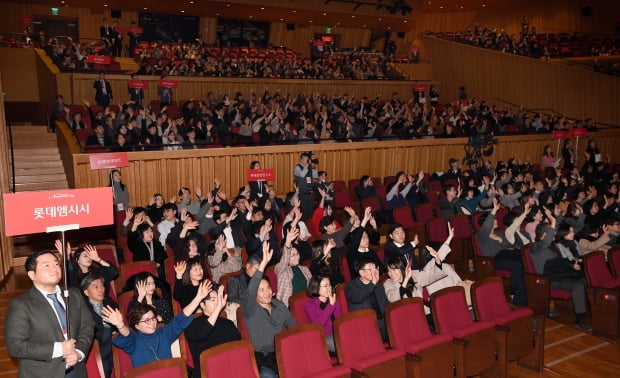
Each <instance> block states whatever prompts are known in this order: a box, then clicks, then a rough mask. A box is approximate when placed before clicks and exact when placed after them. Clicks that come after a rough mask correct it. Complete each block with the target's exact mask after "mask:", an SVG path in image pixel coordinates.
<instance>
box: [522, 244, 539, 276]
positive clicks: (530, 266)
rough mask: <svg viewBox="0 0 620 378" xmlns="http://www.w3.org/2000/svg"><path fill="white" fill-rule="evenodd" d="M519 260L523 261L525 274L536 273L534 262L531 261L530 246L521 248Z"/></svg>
mask: <svg viewBox="0 0 620 378" xmlns="http://www.w3.org/2000/svg"><path fill="white" fill-rule="evenodd" d="M521 260H522V261H523V269H525V271H526V272H527V273H536V268H535V267H534V260H532V254H531V252H530V244H527V245H524V246H523V248H521Z"/></svg>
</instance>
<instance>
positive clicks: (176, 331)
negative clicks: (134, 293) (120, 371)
mask: <svg viewBox="0 0 620 378" xmlns="http://www.w3.org/2000/svg"><path fill="white" fill-rule="evenodd" d="M210 291H211V282H209V281H205V282H203V283H201V284H200V286H199V288H198V290H197V293H196V296H195V297H194V298H193V299H192V300H191V302H190V303H189V304H188V305H187V306H185V307H184V308H183V311H181V313H179V314H178V315H177V316H175V317H174V318H173V319H172V321H171V322H170V323H168V324H166V325H165V326H163V327H160V328H157V310H156V309H155V308H154V307H152V306H150V305H147V304H140V305H138V306H136V307H134V308H133V309H131V310H130V311H129V313H128V314H127V321H128V324H127V326H126V325H125V317H124V316H123V315H122V314H121V313H120V312H119V311H118V309H112V308H110V307H105V308H104V309H103V311H102V314H103V320H104V321H107V322H108V323H110V324H111V325H113V326H115V327H116V328H117V329H118V331H119V335H118V336H116V337H115V338H114V340H113V341H112V343H113V344H114V345H116V346H117V347H119V348H121V349H123V350H124V351H125V352H126V353H127V354H129V357H130V358H131V362H132V364H133V367H134V368H135V367H139V366H142V365H144V364H147V363H149V362H153V361H158V360H163V359H166V358H172V352H171V348H170V345H171V344H172V342H173V341H174V340H175V339H177V338H178V337H179V335H180V334H181V332H183V330H184V329H185V328H187V326H189V324H190V323H191V322H192V320H193V319H194V316H193V314H194V311H196V309H197V308H198V307H199V305H200V302H202V301H203V300H204V299H205V298H206V297H207V295H209V292H210Z"/></svg>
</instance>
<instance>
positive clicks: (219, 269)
mask: <svg viewBox="0 0 620 378" xmlns="http://www.w3.org/2000/svg"><path fill="white" fill-rule="evenodd" d="M207 264H209V267H210V268H211V274H212V275H213V277H211V279H212V280H213V282H219V280H220V277H222V276H223V275H225V274H228V273H234V272H239V271H240V270H241V250H236V249H232V250H230V249H228V248H226V236H224V234H221V235H220V236H219V237H218V238H217V240H215V241H214V242H211V244H210V245H209V250H208V252H207Z"/></svg>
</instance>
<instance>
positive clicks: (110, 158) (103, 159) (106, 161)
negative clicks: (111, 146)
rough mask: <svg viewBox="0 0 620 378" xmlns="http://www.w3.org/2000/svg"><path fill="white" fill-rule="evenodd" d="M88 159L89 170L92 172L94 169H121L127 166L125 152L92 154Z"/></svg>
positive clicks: (127, 161) (127, 159)
mask: <svg viewBox="0 0 620 378" xmlns="http://www.w3.org/2000/svg"><path fill="white" fill-rule="evenodd" d="M88 158H89V159H90V169H91V170H93V171H94V170H96V169H109V168H121V167H128V166H129V158H128V157H127V152H115V153H108V154H93V155H90V156H89V157H88Z"/></svg>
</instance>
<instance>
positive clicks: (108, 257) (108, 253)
mask: <svg viewBox="0 0 620 378" xmlns="http://www.w3.org/2000/svg"><path fill="white" fill-rule="evenodd" d="M91 245H92V246H94V247H95V248H97V253H98V254H99V257H101V258H102V259H103V260H104V261H107V262H108V263H110V264H112V265H114V266H115V267H116V268H120V264H119V262H118V256H117V254H116V246H115V245H114V244H112V243H109V242H99V243H91Z"/></svg>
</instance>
